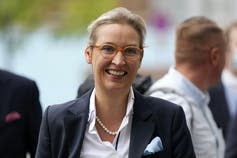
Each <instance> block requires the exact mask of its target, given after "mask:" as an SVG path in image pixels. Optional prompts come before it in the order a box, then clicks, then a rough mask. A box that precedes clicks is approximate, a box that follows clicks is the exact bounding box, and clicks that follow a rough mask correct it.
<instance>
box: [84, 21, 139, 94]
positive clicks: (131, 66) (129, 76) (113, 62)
mask: <svg viewBox="0 0 237 158" xmlns="http://www.w3.org/2000/svg"><path fill="white" fill-rule="evenodd" d="M139 41H140V37H139V35H138V33H137V32H136V30H134V29H133V28H132V27H131V26H129V25H127V24H105V25H102V26H100V27H99V28H98V29H97V31H96V41H95V43H94V44H93V45H95V46H101V45H104V44H109V45H114V46H116V47H119V48H125V47H127V46H132V47H138V48H139ZM123 53H124V52H123V51H121V50H120V51H118V52H117V53H116V54H115V55H114V56H113V57H112V58H105V56H103V54H102V51H101V49H100V48H97V47H88V48H86V50H85V56H86V60H87V62H88V63H89V64H92V70H93V73H94V77H95V86H96V88H100V89H103V90H107V91H111V92H112V91H113V90H126V91H127V90H129V88H130V87H131V85H132V82H133V80H134V79H135V76H136V74H137V71H138V69H139V67H140V65H141V61H142V57H143V51H142V52H141V53H140V56H139V58H137V59H136V60H132V61H131V60H128V59H127V58H125V56H124V54H123Z"/></svg>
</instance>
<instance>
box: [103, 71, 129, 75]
mask: <svg viewBox="0 0 237 158" xmlns="http://www.w3.org/2000/svg"><path fill="white" fill-rule="evenodd" d="M106 72H107V73H109V74H110V75H114V76H124V75H125V74H127V73H126V72H125V71H116V70H106Z"/></svg>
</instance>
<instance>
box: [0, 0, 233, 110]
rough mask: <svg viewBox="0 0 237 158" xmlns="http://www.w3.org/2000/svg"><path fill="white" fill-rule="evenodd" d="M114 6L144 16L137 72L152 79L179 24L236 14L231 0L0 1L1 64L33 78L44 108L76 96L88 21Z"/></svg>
mask: <svg viewBox="0 0 237 158" xmlns="http://www.w3.org/2000/svg"><path fill="white" fill-rule="evenodd" d="M118 6H123V7H126V8H128V9H130V10H132V11H134V12H136V13H138V14H139V15H141V16H142V17H143V18H144V19H145V20H146V23H147V29H148V34H147V37H146V46H147V47H146V48H145V56H144V59H143V65H142V67H141V69H140V73H141V74H144V75H152V77H153V78H154V79H156V78H158V77H160V76H161V75H162V74H164V73H165V72H166V71H167V69H168V67H169V66H170V65H172V63H173V61H174V58H173V52H174V37H175V31H174V30H175V27H176V25H177V24H179V23H180V22H182V21H183V20H185V19H186V18H189V17H191V16H194V15H204V16H207V17H209V18H211V19H213V20H215V21H216V22H217V23H218V24H219V25H220V26H222V27H225V26H226V25H228V24H229V23H230V22H232V21H234V20H236V19H237V9H236V6H237V1H235V0H129V1H128V0H97V1H96V0H57V1H55V0H0V68H1V69H6V70H9V71H11V72H14V73H17V74H20V75H24V76H26V77H28V78H31V79H33V80H35V81H36V82H37V85H38V87H39V90H40V100H41V103H42V105H43V108H44V109H45V107H47V106H48V105H50V104H57V103H62V102H65V101H68V100H71V99H74V98H75V97H76V94H77V89H78V87H79V85H80V84H81V83H82V82H83V80H84V79H85V78H86V77H87V75H88V74H89V73H90V72H91V68H90V65H88V64H87V63H86V62H85V59H84V54H83V52H84V49H85V47H86V44H87V38H88V37H87V32H86V26H87V25H88V24H89V23H90V22H91V21H92V20H93V19H95V18H96V17H97V16H98V15H100V14H101V13H103V12H105V11H108V10H110V9H112V8H114V7H118Z"/></svg>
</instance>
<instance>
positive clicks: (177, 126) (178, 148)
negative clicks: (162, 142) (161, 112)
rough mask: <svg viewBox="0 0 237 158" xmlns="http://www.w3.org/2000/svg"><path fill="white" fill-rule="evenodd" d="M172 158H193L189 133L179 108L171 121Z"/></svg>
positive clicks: (181, 110)
mask: <svg viewBox="0 0 237 158" xmlns="http://www.w3.org/2000/svg"><path fill="white" fill-rule="evenodd" d="M172 122H173V123H172V129H171V130H172V137H173V138H172V143H171V144H172V148H173V154H174V155H172V157H175V158H195V157H196V156H195V154H194V149H193V145H192V140H191V136H190V132H189V130H188V127H187V124H186V120H185V115H184V112H183V109H182V108H181V107H179V108H178V110H177V111H176V113H175V115H174V117H173V121H172Z"/></svg>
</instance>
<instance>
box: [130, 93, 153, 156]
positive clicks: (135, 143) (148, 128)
mask: <svg viewBox="0 0 237 158" xmlns="http://www.w3.org/2000/svg"><path fill="white" fill-rule="evenodd" d="M134 92H135V91H134ZM134 94H135V102H134V115H133V122H132V129H131V138H130V151H129V158H139V157H142V154H143V152H144V150H145V148H146V146H147V145H148V144H149V142H150V140H151V138H152V134H153V132H154V129H155V124H154V123H153V122H151V121H150V119H149V118H150V117H151V115H152V112H151V111H150V110H149V109H146V105H144V103H145V102H144V101H142V96H141V95H140V94H138V93H137V92H135V93H134Z"/></svg>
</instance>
